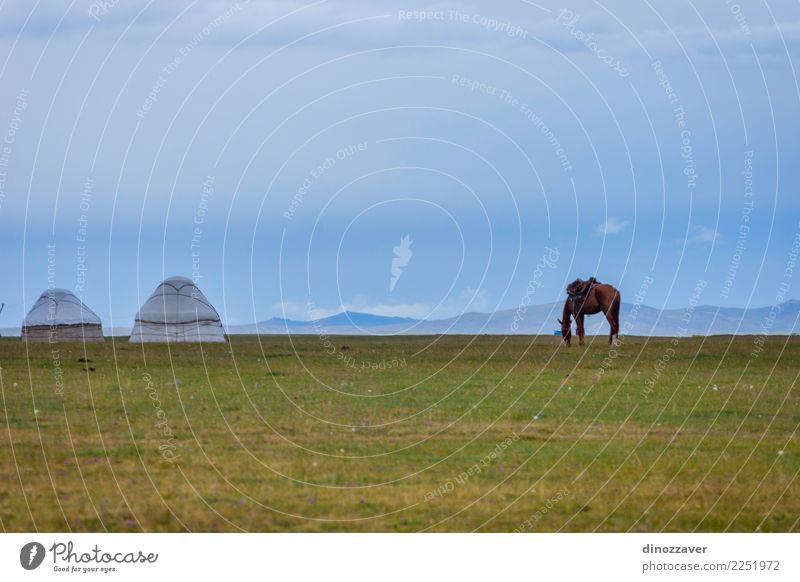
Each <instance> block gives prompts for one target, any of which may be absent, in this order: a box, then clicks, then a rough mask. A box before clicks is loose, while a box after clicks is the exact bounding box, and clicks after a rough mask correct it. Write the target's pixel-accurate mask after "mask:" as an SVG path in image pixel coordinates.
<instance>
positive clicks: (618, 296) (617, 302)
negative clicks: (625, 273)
mask: <svg viewBox="0 0 800 582" xmlns="http://www.w3.org/2000/svg"><path fill="white" fill-rule="evenodd" d="M621 306H622V293H620V292H619V289H614V299H612V301H611V318H612V320H613V321H614V323H615V324H616V325H615V327H616V334H615V335H619V310H620V307H621Z"/></svg>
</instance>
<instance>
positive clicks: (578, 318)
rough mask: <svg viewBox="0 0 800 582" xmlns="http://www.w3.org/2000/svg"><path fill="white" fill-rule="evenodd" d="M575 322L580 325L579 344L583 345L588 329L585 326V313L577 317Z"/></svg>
mask: <svg viewBox="0 0 800 582" xmlns="http://www.w3.org/2000/svg"><path fill="white" fill-rule="evenodd" d="M575 323H576V324H577V325H578V344H579V345H583V343H584V342H583V338H584V336H585V335H586V330H585V329H584V328H583V313H581V314H580V315H578V317H576V318H575Z"/></svg>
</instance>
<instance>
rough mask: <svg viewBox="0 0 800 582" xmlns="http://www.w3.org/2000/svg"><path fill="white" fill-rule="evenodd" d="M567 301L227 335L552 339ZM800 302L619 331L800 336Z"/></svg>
mask: <svg viewBox="0 0 800 582" xmlns="http://www.w3.org/2000/svg"><path fill="white" fill-rule="evenodd" d="M562 306H563V303H561V302H559V303H547V304H544V305H531V306H529V307H528V308H527V309H525V310H524V311H523V310H517V309H505V310H502V311H496V312H494V313H477V312H471V313H464V314H462V315H459V316H457V317H451V318H448V319H430V320H419V319H412V318H410V317H385V316H382V315H373V314H371V313H360V312H357V311H343V312H342V313H337V314H336V315H332V316H330V317H325V318H322V319H319V320H316V321H297V320H293V319H281V318H273V319H269V320H266V321H261V322H259V323H255V324H249V325H232V326H229V327H228V328H227V331H228V333H229V334H233V335H235V334H255V333H261V334H279V335H280V334H295V335H300V334H307V335H308V334H312V335H313V334H327V335H440V334H463V335H476V334H497V335H522V334H524V335H528V334H532V335H536V334H545V335H551V334H552V333H553V332H554V331H555V330H557V329H559V325H558V322H557V321H556V320H557V319H558V318H559V317H561V308H562ZM798 319H800V301H799V300H796V299H792V300H790V301H787V302H785V303H782V304H781V305H778V306H776V307H755V308H748V309H743V308H739V307H714V306H711V305H698V306H697V307H695V308H694V309H693V310H689V309H686V308H685V309H656V308H653V307H648V306H646V305H641V306H639V307H638V309H637V308H636V307H635V306H634V305H633V304H630V303H623V304H622V309H621V313H620V327H621V332H622V333H624V334H625V335H640V336H679V335H719V334H761V333H765V334H792V333H800V325H799V324H798ZM129 332H130V330H129V329H127V328H119V327H118V328H114V329H113V330H110V329H106V330H105V333H106V334H107V335H111V334H113V335H125V334H127V333H129ZM19 333H20V330H19V328H18V327H15V328H2V329H0V334H2V335H3V336H19ZM586 333H587V334H589V335H598V334H599V335H603V334H607V333H608V323H607V322H606V320H605V317H603V316H602V315H594V316H588V317H587V318H586Z"/></svg>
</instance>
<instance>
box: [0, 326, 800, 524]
mask: <svg viewBox="0 0 800 582" xmlns="http://www.w3.org/2000/svg"><path fill="white" fill-rule="evenodd" d="M332 339H333V344H334V345H335V346H336V348H337V350H336V354H333V355H331V354H328V353H327V352H326V350H325V349H324V348H323V346H322V345H321V343H320V340H319V338H317V337H295V338H287V337H272V336H264V337H261V338H260V340H259V338H254V337H234V338H232V341H231V343H230V344H229V345H213V346H212V345H207V346H204V347H202V348H201V347H200V346H198V345H185V346H172V347H168V346H165V345H152V346H147V347H146V348H145V349H144V350H142V348H141V346H132V345H130V344H128V343H127V341H125V340H116V341H113V342H112V341H106V342H105V344H102V345H87V346H86V348H85V352H84V346H82V345H74V344H59V345H55V346H50V345H47V344H38V345H34V344H31V345H30V346H28V347H26V346H25V344H23V343H21V342H20V341H19V340H18V339H11V338H6V339H3V340H0V366H2V372H1V374H0V379H1V380H2V382H1V384H0V388H1V389H2V400H1V401H0V409H1V410H0V425H2V426H0V451H2V452H3V454H2V455H0V483H2V486H0V527H2V529H3V530H5V531H32V530H39V531H69V530H72V531H105V530H108V531H142V530H144V531H185V530H190V531H238V530H247V531H417V530H432V531H472V530H479V531H512V530H515V529H524V530H526V531H594V530H598V531H629V530H630V531H661V530H665V531H693V530H697V531H755V530H760V531H800V521H799V519H800V480H799V479H798V472H799V471H800V446H799V445H800V437H799V436H798V433H797V431H798V427H800V391H798V387H797V374H798V371H800V366H798V362H800V339H797V338H788V339H787V338H786V337H771V338H769V341H768V342H767V344H766V347H765V350H764V351H763V352H761V353H760V355H758V357H753V356H752V354H751V353H752V351H753V338H748V337H739V338H735V339H733V338H730V337H715V338H707V339H703V338H687V339H681V340H680V341H678V342H677V346H673V345H672V340H670V339H651V340H645V339H642V338H625V340H624V341H623V345H622V346H620V347H619V348H618V356H617V357H616V358H612V359H610V360H606V365H605V372H604V373H602V374H599V373H598V370H600V369H604V359H606V358H607V357H608V356H609V348H608V346H607V345H606V344H605V338H597V340H596V341H594V343H593V344H592V345H590V346H587V347H586V348H579V347H577V346H573V347H572V348H571V349H569V350H565V349H559V348H558V345H557V344H558V338H552V337H538V338H530V337H508V338H506V337H496V336H490V337H479V338H469V337H444V338H439V339H435V338H430V337H415V338H354V337H347V338H332ZM342 346H347V348H348V349H346V350H344V351H340V348H342ZM671 347H674V349H675V355H674V357H672V358H670V359H669V361H668V363H667V364H666V365H665V366H664V368H663V370H661V372H660V374H658V376H657V381H656V382H655V386H654V387H653V389H652V391H651V392H650V393H648V392H646V391H645V387H646V386H645V382H646V381H647V379H648V378H652V377H654V375H655V369H654V366H655V364H656V362H657V361H658V360H659V358H661V357H662V356H663V355H664V354H665V353H666V352H667V350H668V349H669V348H671ZM53 349H57V350H58V351H59V356H60V362H61V368H62V370H61V371H62V373H63V386H64V390H63V394H59V393H58V390H57V387H56V372H57V370H55V369H54V362H53V354H52V350H53ZM337 354H342V358H345V357H346V358H347V362H354V366H350V365H347V364H346V363H344V360H343V359H339V358H338V357H337ZM84 357H85V358H88V359H89V360H91V362H88V363H85V362H79V361H78V360H79V358H84ZM392 360H395V361H397V362H403V361H404V362H405V365H404V366H401V367H400V366H398V367H387V368H386V369H380V367H378V369H373V367H371V366H367V368H366V369H361V368H360V362H362V361H365V362H368V363H370V364H373V363H374V364H379V363H380V362H384V361H385V362H391V361H392ZM609 362H610V366H609V365H608V364H609ZM87 367H92V368H94V369H95V370H94V371H87V370H86V368H87ZM145 374H148V375H149V378H150V382H151V384H152V388H151V389H150V390H149V391H148V389H147V381H146V379H145V378H146V376H145ZM715 388H716V389H715ZM156 397H157V398H158V407H157V406H156V405H155V403H154V401H153V399H152V398H156ZM159 410H160V411H161V412H159ZM159 422H161V425H159V424H158V423H159ZM165 431H166V432H167V433H171V434H172V435H173V436H172V439H171V440H170V439H169V437H168V435H165V434H164V432H165ZM504 442H505V446H503V445H501V446H500V447H499V448H498V449H495V448H496V447H497V446H498V445H500V444H501V443H504ZM164 450H166V451H174V453H173V454H174V455H175V458H174V459H173V460H172V461H170V460H168V459H167V458H165V454H164V453H163V451H164ZM493 450H496V453H495V456H494V457H491V456H489V457H487V455H491V453H492V451H493ZM168 454H169V453H168ZM470 468H473V469H472V470H471V471H470ZM459 475H462V477H460V478H459ZM437 489H438V490H439V492H440V493H439V494H435V493H434V492H435V491H436V490H437ZM559 492H561V493H560V494H559Z"/></svg>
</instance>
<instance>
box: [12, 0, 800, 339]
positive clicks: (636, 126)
mask: <svg viewBox="0 0 800 582" xmlns="http://www.w3.org/2000/svg"><path fill="white" fill-rule="evenodd" d="M44 4H45V3H42V4H41V5H36V6H35V7H32V6H31V4H30V3H28V2H6V3H4V4H3V5H2V7H0V46H1V47H2V50H0V55H2V56H0V78H1V81H2V82H0V140H3V144H0V145H2V146H3V147H5V148H6V149H4V150H0V172H2V175H0V186H2V189H1V190H0V237H2V248H3V264H4V272H5V277H3V280H2V282H0V295H1V296H2V297H0V301H5V303H6V311H5V312H4V313H3V315H2V320H0V326H2V327H6V326H14V325H17V323H18V322H19V321H21V319H22V317H23V315H24V313H25V311H26V310H27V308H29V307H30V306H31V305H32V304H33V303H34V302H35V300H36V298H37V297H38V295H39V294H40V293H41V292H42V290H44V289H45V288H46V287H47V285H48V245H54V247H55V251H54V256H55V259H54V263H53V266H52V267H53V268H52V270H51V275H54V277H52V278H53V279H54V282H55V285H56V286H58V287H66V288H70V289H77V290H78V292H79V295H81V296H82V297H84V299H85V300H86V302H87V303H88V304H89V305H90V306H91V307H92V308H93V309H94V310H95V311H96V312H97V313H98V314H99V315H100V316H101V317H102V318H103V320H104V323H105V324H106V325H117V326H126V325H130V323H131V320H132V318H133V316H134V314H135V312H136V310H137V309H138V306H139V305H140V304H141V303H142V302H143V301H144V300H146V298H147V297H148V296H149V294H150V293H151V292H152V290H153V289H154V288H155V287H156V286H157V285H158V283H159V282H160V281H161V280H162V279H163V278H165V277H166V276H170V275H176V274H181V275H186V276H190V277H191V276H194V277H195V278H197V280H198V282H199V284H200V286H201V288H202V289H203V291H204V293H205V294H206V295H207V296H208V297H209V298H210V299H211V300H212V302H214V303H215V305H216V306H217V308H218V310H219V311H220V312H221V314H222V315H223V318H224V319H225V320H226V321H227V322H229V323H244V322H250V321H253V320H254V319H259V320H260V319H265V318H268V317H272V316H281V315H286V316H288V317H294V318H299V319H308V318H309V315H310V314H309V308H308V305H309V302H312V303H313V305H314V306H315V308H316V309H317V313H323V314H324V313H333V312H336V311H338V310H340V309H342V308H348V309H357V310H363V311H371V312H375V313H382V314H390V315H407V316H413V317H446V316H452V315H456V314H458V313H461V312H463V311H470V310H478V311H490V310H494V309H500V308H510V309H513V308H516V306H517V305H518V304H519V302H520V300H521V298H522V297H523V296H524V295H525V294H526V288H527V287H528V284H529V281H530V280H531V279H532V278H533V277H534V272H535V269H536V264H537V262H538V261H539V260H540V258H541V257H542V256H543V255H544V254H546V253H548V252H549V251H547V249H548V248H550V249H553V248H555V249H558V251H559V259H558V261H557V262H556V264H555V265H554V266H553V267H548V268H547V269H546V270H545V272H544V274H543V276H541V277H540V278H537V282H538V283H541V287H538V286H537V287H536V290H535V297H534V299H533V302H534V303H545V302H549V301H554V300H557V299H560V298H561V297H562V296H563V288H564V286H565V285H566V283H567V282H568V281H570V280H572V279H574V278H575V277H577V276H588V275H596V276H597V277H598V278H599V279H601V280H604V281H608V282H612V283H614V284H616V285H617V286H618V287H619V288H620V289H621V291H622V293H623V298H627V297H632V296H633V294H634V293H635V292H636V290H637V289H638V288H639V286H640V284H641V282H642V280H643V279H644V278H645V277H652V278H653V279H654V281H655V283H656V284H655V285H652V286H651V287H650V290H649V292H648V295H647V297H646V298H645V302H646V303H648V304H650V305H653V306H657V307H681V306H684V305H686V304H687V303H688V301H689V298H690V296H691V294H692V289H693V288H694V287H695V284H696V283H697V281H698V280H700V279H703V280H705V281H707V282H708V286H707V288H706V291H705V292H704V295H703V297H702V298H701V299H700V301H701V303H708V304H716V305H726V306H746V305H758V306H761V305H766V304H771V303H773V301H774V300H775V297H776V296H777V294H778V289H779V286H780V285H781V283H782V282H784V279H785V275H786V267H787V261H788V260H789V259H788V257H787V253H788V252H789V251H790V249H791V247H792V241H793V239H794V238H795V236H797V234H798V229H800V225H799V224H798V222H800V197H798V195H797V190H798V184H800V168H798V164H797V162H796V160H797V159H798V158H799V156H798V154H800V151H799V148H798V145H799V144H798V139H799V138H798V134H799V132H798V122H800V118H798V115H797V111H798V105H800V103H799V101H800V90H799V89H798V81H797V74H796V70H795V60H796V59H797V57H798V48H799V45H798V42H800V7H798V5H797V3H796V2H783V1H770V2H766V3H764V4H756V5H749V4H747V5H745V4H744V3H742V5H741V6H739V5H737V4H735V3H733V2H730V3H726V2H717V3H713V4H712V3H697V4H692V3H684V2H645V3H641V4H639V3H630V2H609V3H603V4H600V3H596V2H585V1H580V2H571V3H568V4H560V3H546V2H543V3H531V2H527V1H507V2H503V3H499V4H498V5H488V4H486V3H478V2H443V3H428V2H409V3H403V2H381V1H378V2H370V3H363V2H355V1H350V0H338V1H329V2H316V3H305V2H292V1H277V2H276V1H270V2H266V1H264V2H258V1H250V2H241V3H239V4H229V3H223V2H208V1H197V2H192V3H188V4H184V3H179V2H170V1H166V2H158V3H156V2H151V3H149V4H148V3H144V2H142V3H137V2H124V3H119V4H113V3H110V2H105V3H98V2H87V1H76V2H55V1H54V2H48V3H46V5H44ZM103 6H105V7H104V8H103ZM745 172H748V173H747V175H745ZM744 227H746V228H744ZM406 235H408V236H409V237H410V239H411V240H412V241H413V242H412V243H411V247H410V249H411V256H410V257H409V258H408V261H407V264H406V265H405V266H404V267H403V268H402V275H401V277H400V278H399V279H398V281H397V282H396V284H395V286H394V288H393V289H391V290H390V280H391V268H392V259H393V257H394V254H393V249H394V247H396V246H397V245H398V244H399V243H400V240H401V238H402V237H404V236H406ZM790 278H791V277H790ZM798 286H800V281H795V282H794V285H793V287H792V288H791V290H790V292H789V293H788V297H787V298H790V297H798V296H800V293H798V292H797V287H798Z"/></svg>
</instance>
